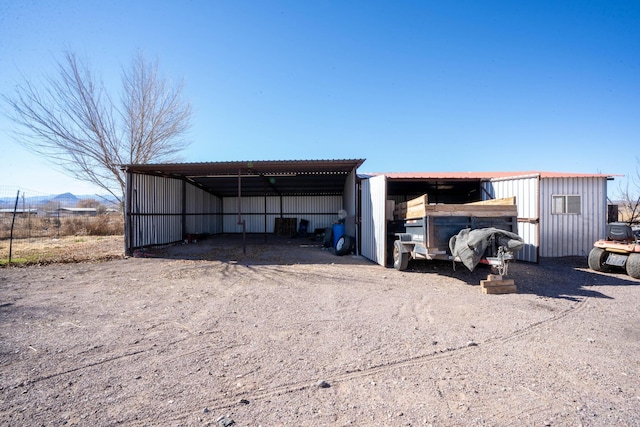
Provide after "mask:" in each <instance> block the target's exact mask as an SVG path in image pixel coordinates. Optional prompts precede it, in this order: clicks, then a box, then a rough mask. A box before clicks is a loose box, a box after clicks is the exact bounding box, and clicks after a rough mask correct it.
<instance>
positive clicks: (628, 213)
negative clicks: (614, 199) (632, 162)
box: [620, 158, 640, 225]
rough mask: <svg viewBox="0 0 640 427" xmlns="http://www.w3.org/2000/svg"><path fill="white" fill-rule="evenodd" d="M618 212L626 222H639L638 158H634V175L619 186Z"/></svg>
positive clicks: (639, 162) (639, 179)
mask: <svg viewBox="0 0 640 427" xmlns="http://www.w3.org/2000/svg"><path fill="white" fill-rule="evenodd" d="M620 214H621V216H622V220H623V221H624V222H626V223H627V224H629V225H637V224H640V158H636V173H635V175H634V176H631V177H629V179H628V180H627V182H626V184H625V186H624V187H622V186H621V187H620Z"/></svg>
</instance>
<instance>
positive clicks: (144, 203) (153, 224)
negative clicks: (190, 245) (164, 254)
mask: <svg viewBox="0 0 640 427" xmlns="http://www.w3.org/2000/svg"><path fill="white" fill-rule="evenodd" d="M131 192H132V195H131V196H132V202H131V225H132V238H133V240H132V241H131V242H129V246H130V247H131V248H136V247H141V246H149V245H159V244H164V243H170V242H176V241H179V240H182V219H181V216H180V214H181V211H182V202H181V200H182V181H179V180H176V179H171V178H163V177H156V176H149V175H139V174H133V175H132V177H131Z"/></svg>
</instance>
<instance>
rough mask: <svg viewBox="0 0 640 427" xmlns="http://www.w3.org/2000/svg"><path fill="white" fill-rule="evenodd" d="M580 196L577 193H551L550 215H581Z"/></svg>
mask: <svg viewBox="0 0 640 427" xmlns="http://www.w3.org/2000/svg"><path fill="white" fill-rule="evenodd" d="M581 214H582V197H581V196H580V195H579V194H553V195H552V196H551V215H581Z"/></svg>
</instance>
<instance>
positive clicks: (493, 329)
mask: <svg viewBox="0 0 640 427" xmlns="http://www.w3.org/2000/svg"><path fill="white" fill-rule="evenodd" d="M143 255H144V257H141V258H128V259H122V260H113V261H108V262H100V263H81V264H60V265H50V266H45V267H29V268H4V269H0V326H1V329H0V424H3V425H46V426H56V425H83V426H109V425H119V424H121V425H134V426H136V425H176V426H177V425H189V426H191V425H193V426H204V425H211V426H224V425H231V424H232V423H235V424H233V425H236V426H258V425H262V426H325V425H331V426H333V425H335V426H343V425H365V426H368V425H371V426H389V425H398V426H422V425H433V426H459V425H481V426H511V425H527V426H528V425H530V426H543V425H549V426H555V425H559V426H565V425H568V426H578V425H583V426H602V425H640V311H639V310H638V307H639V306H640V281H638V280H634V279H630V278H629V277H627V276H626V275H624V274H599V273H594V272H591V271H589V270H588V269H587V268H586V260H585V259H583V258H562V259H544V260H542V262H541V263H540V264H537V265H535V264H526V263H516V264H514V265H512V267H511V269H510V278H513V279H515V281H516V284H517V285H518V293H516V294H506V295H485V294H482V293H481V292H480V286H479V281H480V280H481V279H483V278H484V277H485V276H486V275H487V274H488V273H489V272H490V271H489V270H488V268H486V267H483V266H481V267H478V268H477V269H476V270H475V271H474V272H469V271H467V270H466V269H465V268H464V267H462V266H461V265H458V267H457V268H456V269H455V270H454V269H453V268H452V265H451V264H450V263H446V262H423V263H412V264H410V265H409V269H408V270H407V271H403V272H398V271H396V270H393V269H388V268H383V267H380V266H378V265H375V264H372V263H371V262H369V261H367V260H365V259H363V258H361V257H356V256H345V257H337V256H335V255H334V254H333V253H331V251H327V250H324V249H322V248H321V247H320V246H318V245H316V244H315V243H314V242H303V241H296V240H291V241H284V242H280V244H263V243H260V242H259V241H257V242H251V244H250V245H249V246H248V249H247V253H246V254H243V253H242V250H241V249H240V246H239V245H238V242H237V241H232V242H221V241H218V240H215V239H213V240H211V241H206V240H205V241H203V242H199V243H197V244H193V245H181V246H175V247H171V248H165V249H163V250H159V251H154V252H153V253H145V254H143Z"/></svg>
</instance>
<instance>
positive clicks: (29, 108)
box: [2, 52, 192, 201]
mask: <svg viewBox="0 0 640 427" xmlns="http://www.w3.org/2000/svg"><path fill="white" fill-rule="evenodd" d="M42 82H43V83H44V84H43V85H40V86H37V85H35V84H34V83H33V82H32V81H31V80H29V79H28V78H26V77H25V78H23V80H22V81H21V82H20V83H19V84H17V85H16V90H15V94H13V95H6V94H3V95H2V99H3V100H4V101H5V103H6V106H7V107H8V108H6V115H7V116H8V117H9V118H10V119H11V120H12V121H13V122H14V123H15V124H16V125H17V129H16V131H15V135H16V137H17V141H18V142H19V143H21V144H23V145H24V146H25V147H27V149H29V150H30V151H32V152H35V153H37V154H39V155H41V156H43V157H45V158H46V159H47V160H48V161H49V162H50V163H51V164H52V165H53V166H54V167H56V168H57V169H59V170H61V171H62V172H64V173H66V174H68V175H70V176H72V177H74V178H78V179H81V180H88V181H90V182H92V183H93V184H95V185H97V186H98V187H100V188H103V189H104V190H106V191H107V192H109V193H110V194H112V195H113V196H114V197H116V198H117V199H118V200H119V201H122V195H123V194H124V190H125V176H124V173H123V171H122V170H121V169H120V165H123V164H140V163H150V162H158V163H160V162H167V161H174V160H175V159H176V157H175V156H176V154H177V153H178V152H179V151H180V150H182V149H183V148H184V147H185V146H186V145H187V141H186V140H185V139H184V137H185V135H186V133H187V132H188V130H189V129H190V127H191V113H192V108H191V104H190V103H189V102H187V101H185V100H184V99H183V96H182V91H183V84H182V83H181V82H180V83H177V84H172V83H171V82H170V81H168V80H167V79H166V78H164V77H163V76H161V75H160V74H159V71H158V62H157V61H152V62H149V61H147V60H145V58H144V57H143V56H142V54H140V53H138V54H137V55H136V56H135V57H134V58H133V60H132V62H131V66H130V67H129V68H128V69H123V71H122V94H121V96H120V102H119V103H118V104H116V103H115V102H114V101H113V100H112V97H111V96H109V94H108V92H107V90H106V89H105V87H104V85H103V84H102V82H100V81H97V80H96V78H95V77H94V75H93V74H92V73H91V70H90V68H89V67H88V65H87V64H86V62H82V61H80V60H79V59H78V57H77V56H76V55H75V54H74V53H71V52H66V53H65V55H64V59H63V60H62V61H59V62H58V63H57V75H56V76H55V77H46V78H44V80H43V81H42Z"/></svg>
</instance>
